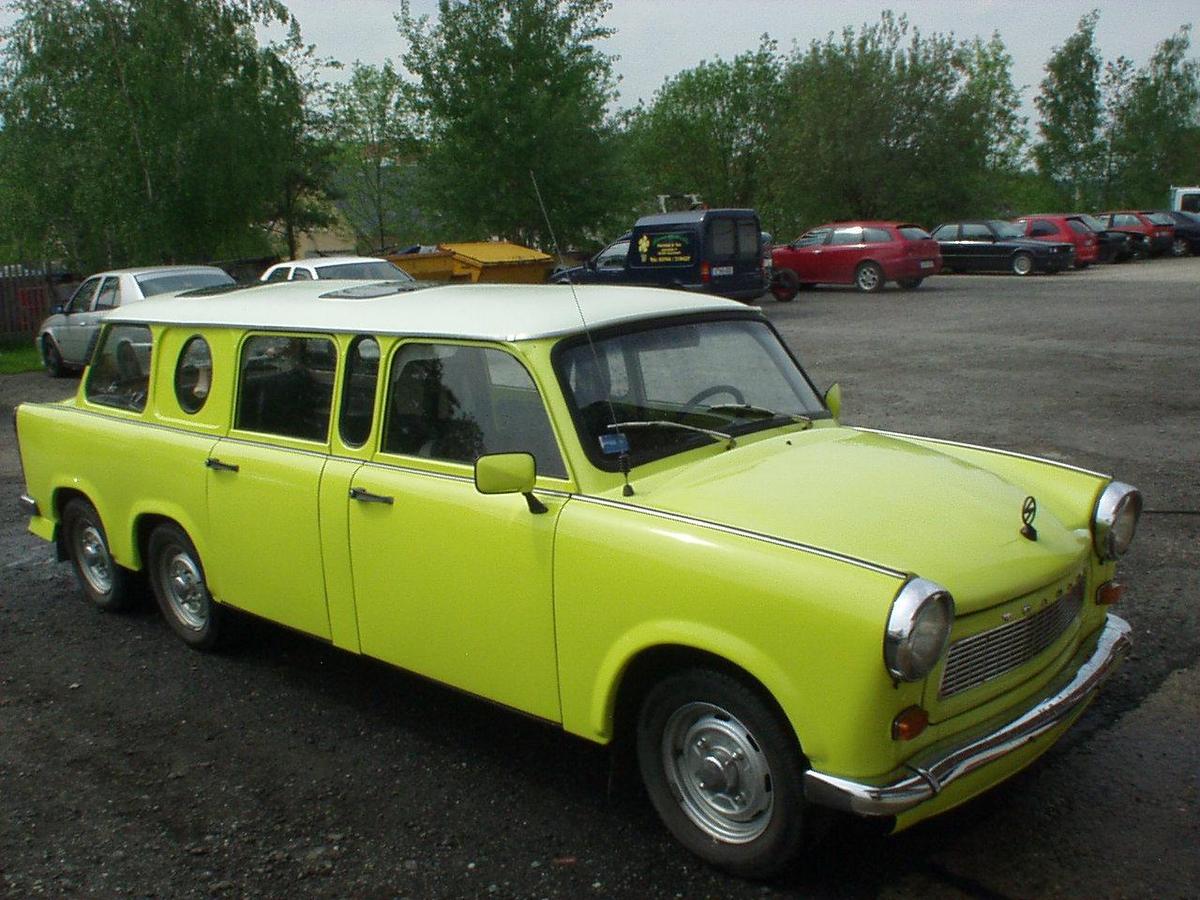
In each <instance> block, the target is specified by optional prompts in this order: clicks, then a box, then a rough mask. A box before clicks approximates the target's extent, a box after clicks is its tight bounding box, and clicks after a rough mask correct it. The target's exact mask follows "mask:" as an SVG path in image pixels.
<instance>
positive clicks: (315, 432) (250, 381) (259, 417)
mask: <svg viewBox="0 0 1200 900" xmlns="http://www.w3.org/2000/svg"><path fill="white" fill-rule="evenodd" d="M336 365H337V350H336V348H335V347H334V344H333V341H331V340H329V339H328V338H324V337H308V336H303V337H297V336H288V335H276V334H269V335H267V334H260V335H253V336H251V337H249V338H247V339H246V342H245V343H244V344H243V345H242V359H241V365H240V366H239V367H238V368H239V372H238V400H237V416H236V418H235V420H234V427H235V428H239V429H242V430H244V431H258V432H262V433H264V434H275V435H279V436H281V437H294V438H301V439H303V440H309V441H324V440H325V439H326V437H327V436H328V433H329V406H330V400H331V399H332V397H333V374H334V369H335V367H336Z"/></svg>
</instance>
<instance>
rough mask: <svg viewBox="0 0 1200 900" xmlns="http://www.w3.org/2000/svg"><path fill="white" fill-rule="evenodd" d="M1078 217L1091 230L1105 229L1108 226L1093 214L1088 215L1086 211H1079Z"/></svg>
mask: <svg viewBox="0 0 1200 900" xmlns="http://www.w3.org/2000/svg"><path fill="white" fill-rule="evenodd" d="M1079 218H1080V219H1081V220H1082V221H1083V224H1085V225H1086V226H1087V227H1088V228H1090V229H1092V231H1107V230H1108V226H1107V225H1105V223H1104V222H1102V221H1100V220H1099V219H1097V218H1096V217H1095V216H1090V215H1088V214H1087V213H1081V214H1080V215H1079Z"/></svg>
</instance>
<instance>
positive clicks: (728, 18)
mask: <svg viewBox="0 0 1200 900" xmlns="http://www.w3.org/2000/svg"><path fill="white" fill-rule="evenodd" d="M285 3H286V4H287V6H288V8H289V9H290V10H291V11H292V13H293V14H294V15H295V16H296V18H297V19H298V20H299V21H300V26H301V29H302V31H303V33H304V38H305V40H306V42H308V43H312V44H316V46H317V50H318V52H319V53H320V55H322V56H326V57H332V58H334V59H337V60H339V61H341V62H343V63H347V64H348V63H351V62H353V61H355V60H360V61H362V62H364V63H371V64H375V65H378V64H380V63H382V62H383V61H384V60H386V59H393V60H398V58H399V56H400V54H401V53H402V52H403V49H404V44H403V41H402V39H401V38H400V35H399V33H398V32H397V31H396V27H395V21H394V14H395V13H396V12H397V11H398V10H399V8H400V2H399V0H285ZM412 9H413V11H414V12H415V13H417V14H418V15H420V14H424V13H429V14H435V13H436V10H437V2H436V0H413V2H412ZM884 9H891V10H893V11H894V12H896V13H897V14H904V15H906V16H907V17H908V19H909V21H910V23H911V24H912V25H914V26H916V27H918V28H920V29H921V31H922V32H923V33H927V34H928V33H931V32H942V33H951V32H952V33H954V34H955V35H956V36H958V37H960V38H966V39H969V38H972V37H974V36H976V35H979V36H980V37H984V38H987V37H989V36H990V35H991V34H992V32H993V31H998V32H999V33H1000V36H1001V37H1002V38H1003V40H1004V43H1005V46H1006V47H1007V48H1008V52H1009V53H1010V54H1011V55H1012V57H1013V81H1014V83H1015V84H1016V85H1017V86H1018V87H1019V88H1021V90H1022V99H1023V102H1024V114H1025V115H1027V116H1029V117H1030V118H1031V119H1032V117H1033V105H1032V100H1033V97H1034V96H1035V95H1036V94H1037V91H1038V84H1039V82H1040V81H1041V79H1042V77H1043V74H1044V72H1043V68H1042V67H1043V66H1044V65H1045V62H1046V60H1047V59H1048V58H1049V56H1050V54H1051V52H1053V49H1054V47H1056V46H1058V45H1060V44H1062V42H1063V41H1064V40H1066V38H1068V37H1069V36H1070V35H1071V33H1072V32H1074V30H1075V25H1076V23H1077V22H1078V21H1079V19H1080V17H1081V16H1083V15H1084V14H1086V13H1087V12H1088V11H1090V10H1092V9H1099V10H1100V23H1099V26H1098V27H1097V29H1096V41H1097V44H1098V45H1099V48H1100V51H1101V53H1102V54H1103V56H1104V58H1105V59H1115V58H1116V57H1117V56H1120V55H1124V56H1127V57H1129V58H1131V59H1132V60H1133V61H1134V63H1135V64H1137V65H1141V64H1143V63H1145V62H1146V60H1147V59H1149V57H1150V54H1151V53H1152V52H1153V50H1154V46H1155V45H1156V44H1157V43H1158V42H1159V41H1161V40H1162V39H1163V38H1165V37H1167V36H1169V35H1170V34H1172V33H1173V32H1174V31H1175V30H1176V29H1177V28H1179V26H1181V25H1184V24H1189V23H1192V24H1195V23H1197V22H1198V21H1200V3H1197V2H1196V0H1119V2H1106V0H954V2H946V0H918V2H911V0H910V2H892V3H881V2H878V0H876V2H862V0H614V2H613V4H612V10H611V11H610V12H609V14H608V15H607V17H606V23H607V24H608V25H609V27H611V28H613V29H615V30H616V34H614V35H613V37H611V38H610V39H608V40H607V41H605V42H603V43H602V44H601V46H602V47H603V49H604V50H605V51H606V52H607V53H609V54H611V55H614V56H616V57H618V58H617V61H616V64H615V70H616V73H617V75H618V76H620V79H621V80H620V84H619V90H620V94H621V96H620V99H619V101H618V106H620V107H622V108H627V107H632V106H634V105H636V103H637V102H638V100H639V99H643V100H646V101H647V102H648V101H649V100H650V99H651V98H652V97H653V95H654V92H655V91H656V90H657V89H658V88H659V87H660V86H661V85H662V83H663V81H664V80H665V79H667V78H668V77H670V76H671V75H673V74H675V73H677V72H680V71H682V70H684V69H688V68H691V67H693V66H695V65H696V64H697V63H699V62H700V61H701V60H704V59H714V58H722V59H731V58H732V57H734V56H736V55H737V54H738V53H741V52H742V51H744V50H752V49H754V48H756V47H757V46H758V43H759V39H760V38H761V36H762V35H763V34H764V33H767V34H770V36H771V37H772V38H774V39H775V40H777V41H778V42H779V46H780V49H782V50H784V51H787V50H790V49H791V47H792V46H793V45H794V44H798V45H799V46H801V47H805V46H807V45H808V43H809V42H810V41H813V40H819V39H823V38H824V37H825V36H826V35H827V34H829V33H830V32H831V31H832V32H840V31H841V30H842V29H843V28H845V27H846V26H853V27H855V28H857V27H858V26H860V25H862V24H863V23H865V22H874V21H877V20H878V18H879V14H880V12H881V11H882V10H884ZM12 20H13V16H12V14H11V13H9V12H7V11H0V26H3V25H7V24H10V23H11V22H12ZM1194 40H1195V41H1196V43H1193V47H1192V49H1193V55H1197V56H1200V34H1196V35H1194Z"/></svg>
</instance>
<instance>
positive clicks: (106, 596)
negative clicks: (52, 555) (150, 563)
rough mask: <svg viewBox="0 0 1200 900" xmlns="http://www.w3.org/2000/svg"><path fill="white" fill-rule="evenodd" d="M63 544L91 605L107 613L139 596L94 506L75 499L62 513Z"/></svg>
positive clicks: (131, 576)
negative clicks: (111, 544) (111, 550)
mask: <svg viewBox="0 0 1200 900" xmlns="http://www.w3.org/2000/svg"><path fill="white" fill-rule="evenodd" d="M62 529H63V541H64V543H65V545H66V550H67V558H68V559H70V560H71V565H72V566H73V567H74V569H75V575H76V577H77V578H78V579H79V585H80V587H82V588H83V592H84V593H85V594H87V598H88V599H89V600H90V601H92V605H93V606H95V607H97V608H98V609H102V610H104V611H105V612H112V611H114V610H120V609H125V608H127V607H129V606H130V605H132V603H133V601H134V599H135V597H136V589H135V584H134V575H133V573H132V572H130V571H129V570H128V569H126V568H123V567H122V566H119V565H118V564H117V562H116V561H115V560H114V559H113V558H112V553H111V552H110V551H109V549H108V534H107V532H105V530H104V523H103V522H101V521H100V514H99V513H98V512H96V507H94V506H92V504H91V503H89V502H88V501H86V500H84V499H82V498H81V497H75V498H73V499H72V500H69V501H67V505H66V506H65V507H63V512H62Z"/></svg>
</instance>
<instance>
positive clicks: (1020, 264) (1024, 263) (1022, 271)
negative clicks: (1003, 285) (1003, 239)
mask: <svg viewBox="0 0 1200 900" xmlns="http://www.w3.org/2000/svg"><path fill="white" fill-rule="evenodd" d="M1013 268H1014V269H1016V270H1017V274H1018V275H1028V274H1029V270H1030V269H1032V268H1033V260H1031V259H1030V258H1029V257H1028V256H1018V257H1017V259H1016V262H1014V263H1013Z"/></svg>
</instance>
